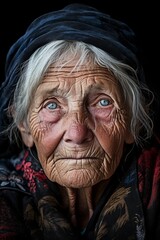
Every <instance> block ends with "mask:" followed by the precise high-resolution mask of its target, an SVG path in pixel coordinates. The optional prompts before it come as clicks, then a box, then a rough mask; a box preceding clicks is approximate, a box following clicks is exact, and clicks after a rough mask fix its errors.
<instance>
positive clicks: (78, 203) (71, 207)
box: [62, 182, 107, 229]
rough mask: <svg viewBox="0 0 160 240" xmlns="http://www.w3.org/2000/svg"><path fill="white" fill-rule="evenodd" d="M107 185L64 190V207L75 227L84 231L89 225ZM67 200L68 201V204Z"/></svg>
mask: <svg viewBox="0 0 160 240" xmlns="http://www.w3.org/2000/svg"><path fill="white" fill-rule="evenodd" d="M106 184H107V183H106V182H101V183H99V184H97V185H96V186H94V187H87V188H82V189H75V188H65V189H64V188H63V189H62V195H63V199H64V201H65V202H64V203H63V205H65V207H66V208H67V209H68V212H69V215H70V219H71V222H72V224H73V225H74V226H77V227H78V228H80V229H83V228H84V227H85V226H86V225H87V223H88V222H89V220H90V218H91V216H92V214H93V211H94V208H95V206H96V204H97V202H98V201H99V199H100V197H101V195H102V193H103V191H104V188H105V187H106ZM66 199H68V201H67V204H66Z"/></svg>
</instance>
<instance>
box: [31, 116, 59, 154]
mask: <svg viewBox="0 0 160 240" xmlns="http://www.w3.org/2000/svg"><path fill="white" fill-rule="evenodd" d="M30 129H31V134H32V137H33V140H34V143H35V145H36V148H37V152H38V155H39V157H40V159H41V158H42V159H46V158H48V157H49V156H50V155H51V154H52V153H53V151H54V150H55V148H56V147H57V145H58V144H59V142H60V140H61V138H62V136H63V127H62V124H61V121H58V122H54V121H47V120H46V119H45V118H43V117H42V115H40V114H37V113H32V115H31V117H30Z"/></svg>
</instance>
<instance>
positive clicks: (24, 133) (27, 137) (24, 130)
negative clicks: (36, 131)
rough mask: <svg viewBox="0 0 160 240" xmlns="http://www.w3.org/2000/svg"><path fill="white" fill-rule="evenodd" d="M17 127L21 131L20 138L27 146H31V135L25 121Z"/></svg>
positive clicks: (32, 143) (32, 142)
mask: <svg viewBox="0 0 160 240" xmlns="http://www.w3.org/2000/svg"><path fill="white" fill-rule="evenodd" d="M18 129H19V131H20V133H21V137H22V140H23V142H24V144H25V145H26V146H27V147H29V148H30V147H32V146H33V145H34V141H33V137H32V135H31V133H30V131H29V127H28V126H27V124H26V122H23V123H22V124H20V125H19V126H18Z"/></svg>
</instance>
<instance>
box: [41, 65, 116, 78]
mask: <svg viewBox="0 0 160 240" xmlns="http://www.w3.org/2000/svg"><path fill="white" fill-rule="evenodd" d="M72 74H76V77H77V78H78V77H85V76H86V75H88V74H91V75H95V76H101V75H105V76H108V77H111V76H112V77H113V74H112V73H111V72H110V71H109V70H108V69H106V68H104V67H100V66H98V67H97V66H95V67H94V66H93V67H89V68H87V67H86V66H79V67H77V68H76V69H75V68H74V66H63V67H62V68H61V67H54V66H51V67H50V68H49V69H48V71H47V72H46V74H45V75H44V78H47V77H57V76H61V75H62V76H63V77H64V75H65V76H66V77H68V76H69V77H71V78H72V77H73V78H74V76H72ZM64 78H65V77H64Z"/></svg>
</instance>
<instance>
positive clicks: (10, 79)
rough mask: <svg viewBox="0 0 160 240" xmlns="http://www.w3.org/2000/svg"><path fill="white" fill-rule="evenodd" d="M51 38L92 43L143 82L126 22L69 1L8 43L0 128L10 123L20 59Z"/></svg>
mask: <svg viewBox="0 0 160 240" xmlns="http://www.w3.org/2000/svg"><path fill="white" fill-rule="evenodd" d="M54 40H76V41H82V42H85V43H89V44H92V45H94V46H96V47H98V48H100V49H102V50H104V51H106V52H108V53H109V54H110V55H111V56H113V57H115V58H116V59H118V60H120V61H122V62H123V63H127V64H129V65H130V66H132V67H133V68H134V69H136V70H137V74H138V76H139V78H140V80H141V81H144V79H142V78H143V72H142V69H141V66H140V64H139V60H138V58H137V56H138V55H137V54H138V52H137V48H136V44H135V35H134V32H133V31H132V30H131V29H130V28H129V27H128V26H127V25H126V24H124V23H122V22H120V21H118V20H115V19H113V18H112V17H111V16H109V15H107V14H105V13H102V12H100V11H98V10H97V9H95V8H93V7H90V6H87V5H82V4H70V5H68V6H66V7H65V8H63V9H62V10H59V11H53V12H50V13H47V14H44V15H42V16H40V17H38V18H37V19H35V20H34V21H33V22H32V23H31V24H30V26H29V27H28V29H27V30H26V32H25V33H24V35H23V36H21V37H20V38H19V39H18V40H17V41H16V42H15V43H14V44H13V46H11V48H10V50H9V52H8V54H7V58H6V68H5V81H4V82H3V84H2V86H1V88H0V131H1V130H3V129H4V128H5V127H6V126H7V125H8V124H9V122H10V119H9V118H8V117H7V114H6V112H5V110H6V108H7V106H8V104H9V101H10V100H11V99H12V97H13V92H14V89H15V86H16V83H17V81H18V79H19V75H20V68H21V66H22V64H23V62H24V61H26V60H27V59H28V58H29V57H30V56H31V54H32V53H33V52H34V51H35V50H36V49H37V48H39V47H41V46H43V45H44V44H47V43H49V42H51V41H54ZM2 141H3V140H2ZM0 144H1V142H0ZM0 146H1V145H0Z"/></svg>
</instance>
